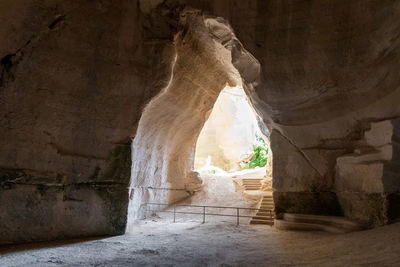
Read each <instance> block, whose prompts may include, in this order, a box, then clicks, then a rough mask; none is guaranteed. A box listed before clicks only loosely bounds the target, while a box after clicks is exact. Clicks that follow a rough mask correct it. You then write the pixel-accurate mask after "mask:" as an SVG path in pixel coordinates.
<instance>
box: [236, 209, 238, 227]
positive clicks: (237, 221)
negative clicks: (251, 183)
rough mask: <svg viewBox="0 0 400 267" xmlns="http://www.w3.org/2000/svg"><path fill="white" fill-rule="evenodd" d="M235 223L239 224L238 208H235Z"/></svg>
mask: <svg viewBox="0 0 400 267" xmlns="http://www.w3.org/2000/svg"><path fill="white" fill-rule="evenodd" d="M236 225H239V208H237V209H236Z"/></svg>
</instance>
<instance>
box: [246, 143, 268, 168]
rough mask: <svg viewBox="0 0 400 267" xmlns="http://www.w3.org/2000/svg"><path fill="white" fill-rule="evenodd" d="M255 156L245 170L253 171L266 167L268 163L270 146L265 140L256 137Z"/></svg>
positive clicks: (253, 152)
mask: <svg viewBox="0 0 400 267" xmlns="http://www.w3.org/2000/svg"><path fill="white" fill-rule="evenodd" d="M252 154H253V156H252V157H251V160H250V161H249V162H248V163H247V164H246V165H245V166H244V169H252V168H255V167H257V166H258V167H264V166H265V165H267V162H268V146H267V144H266V143H265V141H264V139H263V138H262V137H260V136H256V144H254V145H253V151H252Z"/></svg>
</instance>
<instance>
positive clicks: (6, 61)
mask: <svg viewBox="0 0 400 267" xmlns="http://www.w3.org/2000/svg"><path fill="white" fill-rule="evenodd" d="M164 11H165V10H164ZM159 12H161V10H155V11H154V12H153V13H154V15H153V16H152V17H150V16H147V15H143V14H142V13H141V11H140V9H139V6H138V3H137V2H136V1H123V0H121V1H105V2H100V1H86V0H84V1H72V0H71V1H64V0H62V1H53V0H51V1H47V0H46V1H42V0H40V1H39V0H37V1H36V0H31V1H24V0H18V1H2V2H1V3H0V13H1V16H0V23H1V25H2V26H1V30H0V40H1V41H0V58H1V64H0V73H1V76H0V77H1V79H0V103H1V104H0V124H1V129H2V130H1V131H0V148H1V150H0V151H1V152H0V243H10V242H27V241H32V240H50V239H59V238H71V237H79V236H93V235H107V234H122V233H124V231H125V225H126V217H127V216H126V212H127V206H128V189H127V187H128V186H129V179H130V166H131V152H130V151H131V147H130V146H131V137H132V136H134V134H135V131H136V130H135V129H136V127H137V123H138V121H139V119H140V115H141V110H142V108H143V106H144V105H145V104H146V103H147V102H148V101H149V100H150V98H151V97H153V96H154V95H155V94H157V93H158V92H159V91H160V90H161V89H162V88H163V87H165V85H166V84H167V83H168V79H169V77H170V73H171V61H172V58H173V56H174V51H173V46H172V41H173V40H172V39H173V35H174V33H173V32H174V31H176V26H175V24H174V21H173V20H172V19H171V18H169V17H172V18H173V17H174V16H176V14H177V11H176V10H175V7H174V6H168V10H167V12H163V16H166V17H163V18H161V16H157V14H158V13H159ZM146 27H147V30H144V29H145V28H146Z"/></svg>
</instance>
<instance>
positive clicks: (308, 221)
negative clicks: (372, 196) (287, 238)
mask: <svg viewBox="0 0 400 267" xmlns="http://www.w3.org/2000/svg"><path fill="white" fill-rule="evenodd" d="M275 227H276V228H277V229H279V230H294V231H326V232H331V233H337V234H342V233H348V232H353V231H360V230H363V229H366V227H365V225H363V224H360V223H359V222H356V221H352V220H349V219H346V218H344V217H336V216H322V215H310V214H294V213H284V214H283V218H282V219H280V220H275Z"/></svg>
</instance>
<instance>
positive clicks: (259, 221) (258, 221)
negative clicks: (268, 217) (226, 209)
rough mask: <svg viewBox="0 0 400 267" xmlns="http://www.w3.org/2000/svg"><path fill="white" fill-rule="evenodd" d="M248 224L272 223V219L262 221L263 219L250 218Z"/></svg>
mask: <svg viewBox="0 0 400 267" xmlns="http://www.w3.org/2000/svg"><path fill="white" fill-rule="evenodd" d="M250 224H267V225H273V224H274V222H273V221H264V220H251V221H250Z"/></svg>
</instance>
